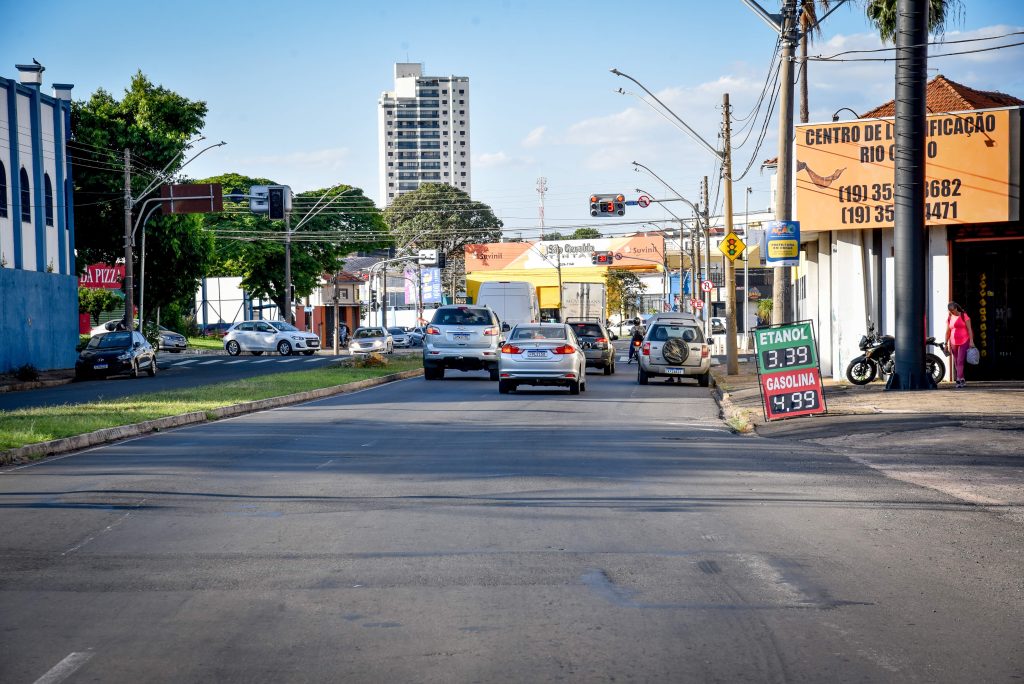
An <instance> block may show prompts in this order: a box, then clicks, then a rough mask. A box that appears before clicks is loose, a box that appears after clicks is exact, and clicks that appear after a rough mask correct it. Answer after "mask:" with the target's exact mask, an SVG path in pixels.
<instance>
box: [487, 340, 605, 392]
mask: <svg viewBox="0 0 1024 684" xmlns="http://www.w3.org/2000/svg"><path fill="white" fill-rule="evenodd" d="M586 373H587V357H586V356H585V355H584V353H583V349H582V345H580V341H579V340H578V339H577V338H576V333H574V332H573V330H572V328H571V327H570V326H568V325H566V324H565V323H529V324H525V325H517V326H516V327H515V328H513V329H512V332H510V333H509V336H508V341H507V342H505V344H504V346H502V348H501V357H500V358H499V360H498V392H500V393H501V394H508V393H509V392H513V391H515V390H516V388H518V387H519V386H520V385H547V386H550V385H556V386H561V387H568V388H569V393H570V394H579V393H580V392H586V391H587V374H586Z"/></svg>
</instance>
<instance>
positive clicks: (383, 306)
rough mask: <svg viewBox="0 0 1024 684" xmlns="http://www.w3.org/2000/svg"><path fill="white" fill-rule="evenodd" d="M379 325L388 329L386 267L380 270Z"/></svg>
mask: <svg viewBox="0 0 1024 684" xmlns="http://www.w3.org/2000/svg"><path fill="white" fill-rule="evenodd" d="M380 325H381V327H382V328H384V329H387V327H388V265H387V264H386V263H385V264H384V268H382V269H380Z"/></svg>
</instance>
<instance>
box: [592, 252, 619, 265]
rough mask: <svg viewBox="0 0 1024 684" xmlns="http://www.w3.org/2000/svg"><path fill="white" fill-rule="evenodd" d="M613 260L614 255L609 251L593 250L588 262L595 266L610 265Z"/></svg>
mask: <svg viewBox="0 0 1024 684" xmlns="http://www.w3.org/2000/svg"><path fill="white" fill-rule="evenodd" d="M614 261H615V257H614V255H613V254H612V253H611V252H594V253H593V254H592V255H591V257H590V263H592V264H593V265H595V266H610V265H611V264H612V263H614Z"/></svg>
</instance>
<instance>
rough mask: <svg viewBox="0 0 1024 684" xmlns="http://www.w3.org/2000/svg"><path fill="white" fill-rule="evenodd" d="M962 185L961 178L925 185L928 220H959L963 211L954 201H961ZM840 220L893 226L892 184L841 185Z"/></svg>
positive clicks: (848, 222)
mask: <svg viewBox="0 0 1024 684" xmlns="http://www.w3.org/2000/svg"><path fill="white" fill-rule="evenodd" d="M961 188H963V181H962V180H960V179H959V178H941V179H940V178H933V179H931V180H930V181H928V182H927V183H926V184H925V197H926V198H927V199H929V200H932V199H934V200H935V201H930V202H929V201H926V202H925V206H924V212H925V220H943V219H956V218H959V213H960V207H959V205H958V203H957V200H955V199H936V198H955V197H961V196H962V195H961ZM837 190H838V193H839V203H840V204H843V205H849V206H843V207H842V208H841V212H840V214H841V220H842V222H843V223H844V224H862V223H892V222H893V221H894V220H895V214H896V212H895V208H894V206H893V205H892V203H891V202H892V199H893V187H892V183H873V184H871V185H868V184H867V183H863V184H860V185H840V186H839V187H838V188H837Z"/></svg>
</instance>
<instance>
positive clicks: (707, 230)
mask: <svg viewBox="0 0 1024 684" xmlns="http://www.w3.org/2000/svg"><path fill="white" fill-rule="evenodd" d="M700 189H701V195H702V196H703V197H702V199H701V202H702V205H703V208H704V270H705V274H704V279H705V280H711V213H710V210H709V209H708V202H709V200H708V177H707V176H704V182H703V183H701V188H700ZM710 335H711V293H710V292H705V293H704V336H705V337H708V336H710Z"/></svg>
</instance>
